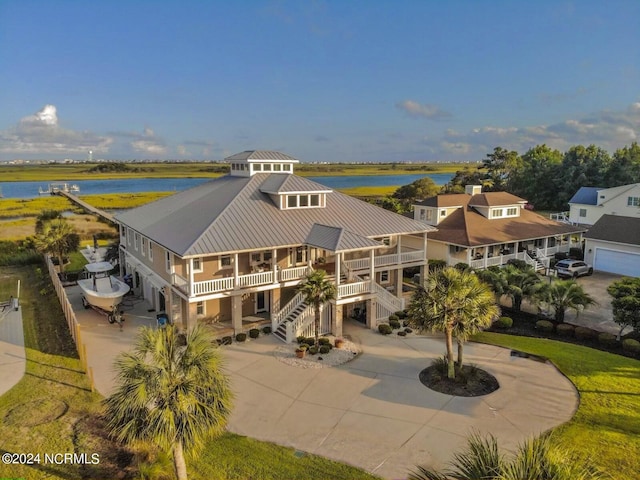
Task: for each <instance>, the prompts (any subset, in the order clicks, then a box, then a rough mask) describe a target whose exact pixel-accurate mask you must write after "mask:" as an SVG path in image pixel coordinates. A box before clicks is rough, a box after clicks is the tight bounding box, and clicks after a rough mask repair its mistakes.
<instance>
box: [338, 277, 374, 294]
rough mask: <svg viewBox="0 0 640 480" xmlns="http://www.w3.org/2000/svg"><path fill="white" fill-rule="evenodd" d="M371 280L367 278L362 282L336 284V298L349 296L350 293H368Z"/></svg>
mask: <svg viewBox="0 0 640 480" xmlns="http://www.w3.org/2000/svg"><path fill="white" fill-rule="evenodd" d="M370 285H371V282H370V281H369V280H366V281H363V282H354V283H346V284H344V285H339V286H338V298H342V297H350V296H352V295H360V294H363V293H369V291H370Z"/></svg>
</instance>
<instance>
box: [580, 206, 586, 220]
mask: <svg viewBox="0 0 640 480" xmlns="http://www.w3.org/2000/svg"><path fill="white" fill-rule="evenodd" d="M579 215H580V216H581V217H583V218H584V217H586V216H587V209H586V208H581V209H580V212H579Z"/></svg>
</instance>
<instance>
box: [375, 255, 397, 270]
mask: <svg viewBox="0 0 640 480" xmlns="http://www.w3.org/2000/svg"><path fill="white" fill-rule="evenodd" d="M397 263H398V254H397V253H391V254H389V255H378V256H377V257H373V265H374V266H376V267H384V266H387V265H395V264H397Z"/></svg>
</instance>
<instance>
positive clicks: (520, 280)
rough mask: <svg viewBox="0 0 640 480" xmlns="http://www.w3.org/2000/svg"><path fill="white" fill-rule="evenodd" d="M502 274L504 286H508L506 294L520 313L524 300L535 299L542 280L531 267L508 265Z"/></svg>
mask: <svg viewBox="0 0 640 480" xmlns="http://www.w3.org/2000/svg"><path fill="white" fill-rule="evenodd" d="M501 274H502V275H503V276H504V284H505V285H506V287H505V290H504V294H505V295H508V296H509V297H511V305H512V307H513V309H514V310H515V311H517V312H519V311H520V309H521V308H522V300H524V299H525V298H535V296H536V292H537V291H538V289H539V288H540V285H541V283H542V280H540V277H538V274H537V273H536V272H535V270H534V269H533V267H531V266H529V265H527V266H526V267H525V268H519V267H517V266H515V265H507V266H505V267H504V268H503V269H502V271H501Z"/></svg>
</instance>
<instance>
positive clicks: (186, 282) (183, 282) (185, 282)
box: [171, 273, 189, 294]
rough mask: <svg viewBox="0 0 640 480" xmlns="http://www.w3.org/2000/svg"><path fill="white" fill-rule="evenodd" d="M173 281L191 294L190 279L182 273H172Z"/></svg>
mask: <svg viewBox="0 0 640 480" xmlns="http://www.w3.org/2000/svg"><path fill="white" fill-rule="evenodd" d="M171 283H172V284H173V285H175V286H176V287H178V288H179V289H181V290H183V291H185V292H186V293H187V294H189V280H187V279H186V278H184V277H183V276H182V275H178V274H177V273H172V274H171Z"/></svg>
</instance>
